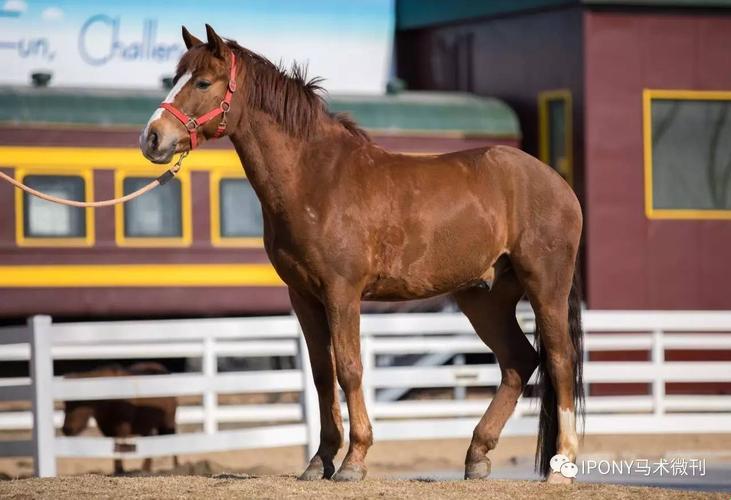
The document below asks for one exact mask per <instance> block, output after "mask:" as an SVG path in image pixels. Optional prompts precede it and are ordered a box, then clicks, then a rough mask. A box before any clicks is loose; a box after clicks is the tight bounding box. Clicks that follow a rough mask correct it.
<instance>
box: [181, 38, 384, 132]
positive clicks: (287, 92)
mask: <svg viewBox="0 0 731 500" xmlns="http://www.w3.org/2000/svg"><path fill="white" fill-rule="evenodd" d="M226 43H227V45H228V47H229V48H230V49H231V50H232V51H233V52H234V54H236V56H237V57H238V58H239V59H240V60H243V61H245V63H244V64H246V68H247V71H248V74H247V78H246V80H245V82H244V85H245V86H246V90H247V95H248V99H249V106H251V107H252V108H254V109H259V110H261V111H264V112H265V113H268V114H269V115H271V116H272V117H273V118H274V119H275V120H276V121H277V123H279V124H280V125H281V126H282V127H283V128H284V130H285V131H286V132H287V133H288V134H290V135H293V136H297V137H307V136H308V135H309V133H310V132H311V131H312V130H313V129H314V126H315V125H316V123H317V121H318V120H319V119H323V118H324V119H331V120H334V121H335V122H336V123H338V124H340V126H342V127H343V129H345V130H346V131H347V132H348V133H350V134H351V135H352V136H353V137H356V138H358V139H360V140H363V141H368V142H369V141H370V137H368V134H367V133H366V132H365V131H364V130H363V129H361V128H359V127H358V125H357V124H356V123H355V122H354V121H353V120H352V119H351V118H350V116H349V115H347V114H343V113H330V112H329V111H328V109H327V104H326V103H325V100H324V99H323V94H324V92H325V91H324V89H323V88H322V86H321V85H320V84H321V83H322V81H323V79H322V78H320V77H314V78H310V79H309V80H308V79H307V67H306V66H302V65H300V64H297V63H294V64H292V68H291V69H290V70H289V71H288V70H287V69H286V68H285V67H283V66H282V65H281V64H279V65H275V64H274V63H272V62H271V61H270V60H269V59H267V58H266V57H264V56H261V55H259V54H257V53H256V52H252V51H251V50H249V49H246V48H244V47H242V46H241V45H239V44H238V43H236V42H235V41H233V40H227V41H226ZM206 57H207V51H188V52H187V53H186V54H185V56H183V58H182V59H181V60H180V63H179V65H178V76H179V75H180V74H181V72H182V71H181V70H182V69H183V68H189V69H190V68H196V67H198V66H199V65H201V64H203V63H204V59H205V58H206Z"/></svg>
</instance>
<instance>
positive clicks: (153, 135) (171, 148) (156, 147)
mask: <svg viewBox="0 0 731 500" xmlns="http://www.w3.org/2000/svg"><path fill="white" fill-rule="evenodd" d="M176 146H177V143H176V142H175V141H173V142H171V143H170V144H168V145H167V146H166V147H163V146H162V145H161V141H160V136H159V135H158V133H157V132H155V131H154V130H151V131H149V132H148V133H147V135H145V133H144V132H142V134H140V150H141V151H142V154H143V155H144V156H145V158H147V159H148V160H150V161H151V162H152V163H170V161H171V160H172V159H173V155H174V154H175V149H176Z"/></svg>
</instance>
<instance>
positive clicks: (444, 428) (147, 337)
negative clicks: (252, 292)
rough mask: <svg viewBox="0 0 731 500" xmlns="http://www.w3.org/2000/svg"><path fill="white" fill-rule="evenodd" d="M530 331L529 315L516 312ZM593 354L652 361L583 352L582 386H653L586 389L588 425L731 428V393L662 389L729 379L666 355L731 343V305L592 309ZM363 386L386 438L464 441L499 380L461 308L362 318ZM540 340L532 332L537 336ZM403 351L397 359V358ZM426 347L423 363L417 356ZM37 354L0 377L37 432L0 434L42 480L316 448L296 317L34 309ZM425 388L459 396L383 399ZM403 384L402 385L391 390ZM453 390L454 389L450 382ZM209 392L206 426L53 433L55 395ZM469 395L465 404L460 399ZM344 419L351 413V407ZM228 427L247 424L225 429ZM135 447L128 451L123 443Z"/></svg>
mask: <svg viewBox="0 0 731 500" xmlns="http://www.w3.org/2000/svg"><path fill="white" fill-rule="evenodd" d="M518 319H519V322H520V323H521V326H522V327H523V329H524V331H531V330H532V328H533V318H532V316H531V315H530V314H529V313H526V312H520V313H519V315H518ZM584 326H585V330H586V332H587V334H586V342H585V344H586V350H587V353H589V354H590V353H594V352H603V351H604V352H606V351H622V352H626V351H640V352H646V353H647V355H646V358H647V359H646V361H595V360H593V359H592V358H591V357H590V355H589V354H587V361H586V363H585V372H584V373H585V383H586V385H587V386H589V387H590V386H591V385H592V384H598V383H603V384H604V383H607V384H625V383H645V384H647V385H648V388H649V391H648V393H647V394H646V395H637V396H595V395H592V394H591V392H590V393H589V394H590V395H589V397H588V398H587V414H588V416H587V419H586V432H587V433H602V434H603V433H609V434H630V433H658V432H660V433H669V432H731V395H727V394H726V395H724V394H718V395H708V394H699V395H675V394H670V395H668V394H666V384H668V383H674V382H684V383H695V384H705V383H731V362H729V361H669V360H667V359H666V353H667V351H676V350H681V351H688V350H692V351H698V350H700V351H713V350H728V351H731V313H727V312H706V311H696V312H665V311H662V312H654V311H648V312H639V311H611V312H608V311H586V312H585V314H584ZM361 336H362V355H363V364H364V383H363V387H364V392H365V397H366V401H367V403H368V407H369V410H370V414H371V417H372V419H373V427H374V434H375V437H376V439H381V440H391V439H393V440H399V439H426V438H449V437H468V436H470V435H471V434H472V430H473V428H474V426H475V424H476V423H477V421H478V420H479V418H480V416H481V415H482V414H483V412H484V411H485V409H486V407H487V404H488V403H489V400H486V399H479V400H477V399H465V398H464V394H465V391H466V388H469V387H483V386H496V385H497V384H498V383H499V379H500V371H499V369H498V367H497V366H496V365H495V364H494V363H488V362H485V363H484V364H464V355H467V354H472V353H485V352H489V351H488V349H487V348H486V347H485V346H484V345H483V344H482V343H481V341H480V340H479V339H478V338H477V337H476V336H475V334H474V333H473V331H472V328H471V326H470V325H469V322H468V321H467V319H466V318H465V317H464V316H462V315H461V314H451V313H439V314H393V315H365V316H364V317H363V319H362V323H361ZM529 337H530V335H529ZM434 355H437V357H436V358H433V359H439V360H444V359H450V356H451V359H454V360H455V361H457V360H458V361H460V362H461V364H458V363H455V364H447V365H445V364H441V363H442V362H443V361H440V364H439V365H429V364H425V363H418V362H416V363H412V364H409V365H406V366H398V365H394V364H386V363H384V360H385V361H389V360H390V361H393V360H395V359H402V360H403V359H412V360H413V359H422V360H424V359H427V356H434ZM260 356H265V357H270V356H291V357H294V358H295V360H296V366H298V367H299V368H297V369H277V370H272V369H267V370H254V371H238V372H226V373H222V372H219V371H218V361H219V358H221V357H260ZM399 356H400V357H401V358H399ZM420 356H421V358H419V357H420ZM167 357H187V358H199V359H200V360H201V370H200V371H199V372H195V373H178V374H170V375H154V376H135V377H100V378H93V379H81V378H74V379H64V378H62V377H54V375H53V361H54V360H71V359H74V360H83V359H86V360H90V359H97V360H104V359H141V358H142V359H144V358H148V359H155V358H167ZM23 360H27V361H30V377H29V378H15V379H0V400H5V401H17V400H25V401H30V402H31V404H32V411H7V412H0V429H8V430H11V429H17V430H21V429H32V430H33V438H32V439H31V440H28V441H0V456H18V455H33V457H34V464H35V465H34V467H35V472H36V474H37V475H40V476H49V475H55V470H56V468H55V460H56V457H114V458H139V457H150V456H160V455H169V454H175V453H201V452H211V451H224V450H233V449H242V448H266V447H274V446H285V445H298V446H299V445H305V446H306V448H307V452H308V453H312V452H314V449H316V447H317V445H318V442H317V441H318V437H319V418H318V414H317V395H316V393H315V390H314V386H313V384H312V382H311V369H310V366H309V363H308V358H307V356H306V353H305V346H304V341H303V339H302V337H301V335H300V333H299V327H298V324H297V322H296V320H295V319H294V318H293V317H275V318H243V319H230V318H226V319H202V320H157V321H126V322H104V323H96V322H90V323H75V324H71V323H65V324H53V323H52V322H51V319H50V318H49V317H45V316H36V317H34V318H31V319H30V320H29V321H28V324H27V326H26V327H22V328H21V327H12V328H1V329H0V361H23ZM419 388H446V389H450V388H451V389H453V390H454V392H452V393H451V394H455V395H459V397H458V398H457V399H455V398H449V399H446V398H442V399H438V400H414V399H403V400H397V401H390V400H384V399H383V398H382V396H383V395H384V394H387V393H388V394H391V395H393V394H405V393H407V392H408V391H409V390H414V389H419ZM393 391H396V392H393ZM447 392H449V391H447ZM247 393H297V394H299V402H274V403H267V404H264V403H257V404H233V405H221V404H219V402H218V396H219V395H225V394H247ZM188 395H193V396H200V397H201V401H202V403H201V404H200V405H188V406H181V407H180V408H179V410H178V414H177V422H178V424H194V425H199V426H201V427H202V431H200V432H192V433H184V434H178V435H172V436H152V437H139V438H128V439H125V440H124V441H123V442H124V444H125V446H123V447H120V446H118V445H119V440H115V439H110V438H97V437H61V436H59V437H57V436H56V428H57V427H58V426H59V425H60V424H61V422H62V419H63V414H62V412H59V411H54V402H55V401H63V400H95V399H115V398H139V397H157V396H188ZM460 398H461V399H460ZM343 410H344V411H343V413H344V416H345V417H346V418H347V410H346V409H345V408H343ZM220 424H226V425H228V424H239V425H245V426H246V427H247V428H244V429H237V430H220V429H219V426H220ZM536 428H537V403H536V401H534V400H532V399H530V398H523V399H521V401H520V402H519V403H518V405H517V407H516V411H515V414H514V416H513V417H512V418H511V419H510V421H509V422H508V424H507V426H506V428H505V431H504V435H530V434H534V433H535V432H536ZM122 449H123V450H125V451H120V450H122Z"/></svg>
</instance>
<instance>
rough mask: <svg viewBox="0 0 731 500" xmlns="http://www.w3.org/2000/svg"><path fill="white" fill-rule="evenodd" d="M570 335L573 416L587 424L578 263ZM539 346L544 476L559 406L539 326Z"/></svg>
mask: <svg viewBox="0 0 731 500" xmlns="http://www.w3.org/2000/svg"><path fill="white" fill-rule="evenodd" d="M569 336H570V337H571V344H572V345H573V348H574V359H573V365H574V413H575V415H576V416H577V417H578V418H579V420H581V422H582V425H583V422H584V385H583V382H582V378H583V360H584V336H583V330H582V328H581V284H580V278H579V270H578V263H577V265H576V269H574V280H573V283H572V285H571V291H570V292H569ZM536 347H537V349H538V355H539V357H540V365H539V367H538V382H537V387H538V394H540V397H541V411H540V416H539V419H538V444H537V447H536V463H535V465H536V470H538V471H539V472H540V473H541V474H543V476H544V477H545V476H548V474H549V473H550V472H551V465H550V461H551V457H553V456H554V455H555V454H556V438H557V437H558V405H557V402H556V390H555V388H554V387H553V384H552V383H551V378H550V376H549V374H548V366H547V365H548V360H547V355H546V349H545V347H544V346H543V342H542V341H541V336H540V332H539V331H538V327H537V326H536Z"/></svg>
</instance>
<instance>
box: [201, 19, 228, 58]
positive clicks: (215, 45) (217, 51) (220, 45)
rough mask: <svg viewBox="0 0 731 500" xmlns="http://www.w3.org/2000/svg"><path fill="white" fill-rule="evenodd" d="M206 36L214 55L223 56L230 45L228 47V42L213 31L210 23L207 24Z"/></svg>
mask: <svg viewBox="0 0 731 500" xmlns="http://www.w3.org/2000/svg"><path fill="white" fill-rule="evenodd" d="M206 36H207V37H208V48H209V49H211V52H213V55H214V56H216V57H220V58H223V56H224V54H225V53H226V51H227V50H228V47H226V42H224V41H223V38H221V37H220V36H218V34H217V33H216V32H215V31H213V28H211V25H210V24H206Z"/></svg>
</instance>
